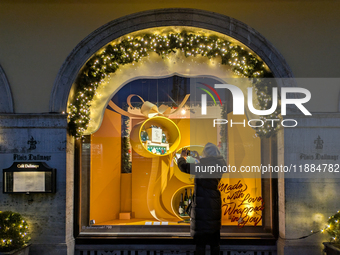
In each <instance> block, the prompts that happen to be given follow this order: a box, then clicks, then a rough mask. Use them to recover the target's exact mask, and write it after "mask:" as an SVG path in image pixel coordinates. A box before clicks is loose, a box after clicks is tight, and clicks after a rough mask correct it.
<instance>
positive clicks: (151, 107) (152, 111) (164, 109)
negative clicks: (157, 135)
mask: <svg viewBox="0 0 340 255" xmlns="http://www.w3.org/2000/svg"><path fill="white" fill-rule="evenodd" d="M134 96H137V97H138V98H139V99H140V100H142V102H143V105H142V107H141V109H140V110H141V114H133V113H129V112H127V111H124V110H122V109H121V108H119V107H118V106H117V105H116V104H115V103H114V102H112V101H111V100H110V102H109V106H110V107H111V108H112V109H113V110H115V111H116V112H118V113H120V114H122V115H125V116H128V117H137V118H152V117H154V116H165V117H169V116H170V115H171V114H174V113H175V112H177V111H178V110H179V109H181V108H182V107H183V106H184V104H185V103H186V102H187V101H188V99H189V96H190V94H187V95H186V96H185V97H184V99H183V101H182V102H181V103H180V105H179V106H178V107H177V109H176V110H174V111H172V112H171V107H169V106H166V105H164V104H162V105H161V106H160V107H157V105H155V104H153V103H151V102H149V101H144V100H143V98H142V97H140V96H139V95H136V94H131V95H129V96H128V97H127V100H126V101H127V104H128V105H129V106H130V107H131V108H134V107H133V106H132V105H131V98H132V97H134Z"/></svg>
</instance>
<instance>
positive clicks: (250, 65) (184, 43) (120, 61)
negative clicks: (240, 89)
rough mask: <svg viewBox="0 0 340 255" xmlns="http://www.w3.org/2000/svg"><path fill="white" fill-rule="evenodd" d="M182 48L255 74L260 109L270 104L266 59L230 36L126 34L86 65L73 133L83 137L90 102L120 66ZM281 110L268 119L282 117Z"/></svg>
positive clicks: (265, 132) (271, 128)
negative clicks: (266, 84) (263, 79)
mask: <svg viewBox="0 0 340 255" xmlns="http://www.w3.org/2000/svg"><path fill="white" fill-rule="evenodd" d="M178 50H179V51H182V52H183V53H184V55H185V56H186V57H190V56H197V55H201V56H204V57H208V58H209V59H211V58H217V57H220V58H221V60H222V61H221V64H223V65H229V66H230V67H231V69H232V71H233V72H234V73H235V74H237V75H238V76H240V77H245V78H256V79H255V80H256V82H254V87H255V91H256V93H257V96H258V101H259V105H260V109H267V106H271V101H272V99H271V91H272V89H271V87H272V86H262V85H261V80H260V79H258V78H262V77H272V74H271V73H270V72H269V71H267V69H266V67H265V64H264V62H263V61H261V60H260V59H258V58H257V57H256V56H255V55H254V54H253V53H251V52H250V51H248V50H246V49H244V48H243V47H241V46H239V45H236V44H235V43H232V42H230V41H228V40H225V39H221V38H219V37H217V36H205V35H200V34H197V33H188V32H186V31H183V32H181V33H174V32H169V33H167V34H163V35H160V34H143V35H139V36H134V37H127V38H126V39H123V40H122V41H121V42H119V43H116V44H115V42H113V43H111V44H108V45H107V46H105V47H104V49H103V50H102V51H101V52H100V53H97V54H95V55H93V56H92V57H91V58H90V59H89V60H88V62H87V63H86V64H85V66H84V67H83V69H82V71H81V72H80V74H79V75H78V78H77V80H76V87H77V92H76V94H75V97H74V100H73V102H72V103H71V104H70V106H69V111H68V120H69V130H70V133H71V134H72V135H73V136H75V137H76V138H81V137H82V136H83V133H84V132H85V130H86V129H87V127H88V124H89V121H90V106H91V101H92V100H93V97H94V96H95V95H96V90H97V88H98V87H99V86H100V85H101V84H102V83H103V82H104V81H105V79H106V78H108V77H110V74H113V73H115V72H116V71H117V70H118V69H119V67H120V66H122V65H125V64H131V63H134V62H138V61H140V60H141V59H142V58H144V57H146V56H148V55H149V53H151V52H155V53H157V54H158V55H159V56H161V57H162V58H164V57H166V56H167V55H169V54H170V53H172V52H176V51H178ZM279 115H280V112H279V108H278V110H277V111H276V112H275V113H273V114H272V115H270V116H266V117H261V118H262V119H263V121H264V123H266V122H265V118H267V119H279V118H280V117H279ZM279 127H280V126H279V124H277V122H274V123H273V125H264V126H262V127H259V128H257V130H256V133H257V135H258V136H260V137H263V136H266V137H269V136H270V135H272V134H274V133H275V132H276V130H277V129H278V128H279Z"/></svg>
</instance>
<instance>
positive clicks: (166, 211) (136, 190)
mask: <svg viewBox="0 0 340 255" xmlns="http://www.w3.org/2000/svg"><path fill="white" fill-rule="evenodd" d="M230 117H233V119H234V121H239V120H238V119H237V118H235V116H230ZM238 118H239V119H240V122H241V121H242V119H243V118H244V116H240V117H238ZM141 121H142V120H141V119H131V126H132V127H133V125H136V124H137V123H139V122H141ZM172 121H173V122H174V123H175V124H176V125H177V127H178V129H179V130H180V133H181V141H180V143H179V145H178V147H177V149H180V148H182V147H186V146H188V145H190V142H191V141H190V136H191V137H193V135H195V145H205V144H206V143H207V142H214V141H216V144H217V143H218V141H217V140H218V139H219V135H218V133H219V130H217V129H216V128H213V127H212V125H207V121H206V120H200V119H196V120H193V119H191V120H190V119H172ZM120 125H121V115H119V114H117V113H114V112H112V111H108V110H106V111H105V116H104V119H103V123H102V126H101V128H100V129H99V130H98V131H97V132H96V133H95V134H93V135H92V137H91V148H92V149H91V199H90V219H94V220H95V221H96V224H102V225H111V224H112V225H116V224H118V225H126V224H133V225H139V224H143V225H144V224H145V223H146V222H157V221H161V222H165V221H166V222H167V224H178V222H179V221H181V220H182V218H181V217H179V216H178V213H177V211H176V210H177V209H178V208H176V203H175V204H173V201H174V199H178V198H174V194H175V193H176V191H178V190H179V189H181V188H183V187H185V186H188V185H193V181H194V180H193V179H192V178H190V175H189V174H185V173H182V172H181V171H180V170H179V169H178V167H177V165H176V164H175V163H174V162H171V161H170V156H157V157H155V158H146V157H143V156H141V155H139V154H137V153H136V152H135V151H134V150H132V151H131V153H132V173H129V174H127V173H124V174H121V165H120V162H121V157H120V148H121V130H120V128H121V126H120ZM192 125H194V127H199V128H195V130H194V131H193V133H191V131H192V129H191V128H190V127H192ZM254 135H255V132H254V130H253V129H251V128H249V127H246V128H244V127H240V126H234V127H233V128H230V127H229V128H228V153H229V164H231V165H235V166H240V165H258V164H261V162H260V161H261V153H260V139H259V138H257V137H255V136H254ZM196 143H199V144H196ZM223 177H224V178H223V179H222V180H221V186H220V189H221V190H222V199H223V201H222V204H223V207H222V212H223V215H222V224H223V225H237V224H238V223H239V218H241V217H238V216H240V211H235V210H234V211H233V210H232V209H239V208H241V209H244V208H249V207H251V206H252V205H259V204H261V202H260V201H259V202H254V203H252V204H251V203H250V204H249V203H248V204H246V203H243V204H242V197H240V193H241V191H243V193H244V194H243V196H244V197H245V196H247V195H249V196H250V197H252V198H256V197H259V196H261V179H259V178H248V179H245V178H243V179H242V178H241V179H230V178H229V176H228V174H225V175H224V176H223ZM254 177H256V176H254ZM240 184H242V187H240ZM230 187H234V189H233V190H229V188H230ZM245 187H246V190H244V189H245ZM223 188H224V189H223ZM177 193H178V192H177ZM237 195H239V196H237ZM234 205H235V208H233V207H232V206H234ZM248 211H249V213H248V215H245V212H247V209H246V210H243V214H244V215H243V216H249V217H248V218H250V217H255V216H261V215H262V212H261V211H260V212H250V209H249V210H248ZM120 213H128V214H129V215H130V216H131V219H127V218H124V219H119V214H120ZM241 216H242V215H241ZM237 217H238V218H237ZM243 218H244V219H243ZM242 219H243V220H244V221H245V220H246V218H245V217H242ZM257 220H260V218H259V217H258V219H257ZM162 224H163V223H162ZM181 224H183V223H181ZM245 225H247V226H248V225H249V226H250V225H254V222H250V221H249V222H247V223H246V224H245ZM260 225H261V221H259V222H257V226H260Z"/></svg>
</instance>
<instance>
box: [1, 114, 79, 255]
mask: <svg viewBox="0 0 340 255" xmlns="http://www.w3.org/2000/svg"><path fill="white" fill-rule="evenodd" d="M32 141H34V142H32ZM72 141H73V139H72V138H68V137H67V118H66V115H63V114H2V115H0V162H1V163H0V166H1V169H4V168H8V167H10V166H11V165H12V164H13V162H19V161H20V162H21V161H22V162H37V161H39V162H46V163H47V164H48V165H49V166H50V167H52V168H56V169H57V171H56V172H57V174H56V179H57V181H56V193H55V194H48V193H45V194H44V193H37V194H34V193H30V194H28V195H26V194H3V193H2V192H1V193H0V201H1V202H0V205H1V206H0V208H1V210H4V211H5V210H11V211H15V212H19V213H21V214H22V215H23V216H24V217H25V218H26V219H27V221H28V223H29V226H30V232H31V236H32V246H31V248H30V254H31V255H34V254H44V255H48V254H51V255H52V254H65V255H66V254H74V238H73V171H74V169H73V143H72ZM2 178H3V177H2V174H1V177H0V182H1V186H3V183H2V182H3V180H2Z"/></svg>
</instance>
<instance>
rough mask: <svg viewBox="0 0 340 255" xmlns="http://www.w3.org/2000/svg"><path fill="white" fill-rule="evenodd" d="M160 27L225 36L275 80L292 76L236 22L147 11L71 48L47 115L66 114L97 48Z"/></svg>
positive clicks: (194, 13) (204, 14)
mask: <svg viewBox="0 0 340 255" xmlns="http://www.w3.org/2000/svg"><path fill="white" fill-rule="evenodd" d="M161 26H191V27H196V28H202V29H209V30H212V31H215V32H219V33H222V34H225V35H228V36H230V37H233V38H234V39H236V40H238V41H240V42H241V43H243V44H244V45H246V46H247V47H249V48H250V49H251V50H253V51H254V52H255V53H256V54H257V55H258V56H259V57H260V58H261V59H262V60H263V61H264V62H265V63H266V64H267V66H268V67H269V69H270V70H271V71H272V73H273V75H274V77H276V78H292V77H293V74H292V71H291V69H290V68H289V66H288V64H287V63H286V61H285V59H284V58H283V56H282V55H281V54H280V53H279V52H278V50H276V48H275V47H274V46H273V45H272V44H271V43H270V42H269V41H268V40H267V39H265V38H264V37H263V36H262V35H261V34H260V33H258V32H257V31H256V30H254V29H253V28H251V27H249V26H248V25H246V24H244V23H242V22H240V21H238V20H236V19H233V18H230V17H227V16H224V15H221V14H217V13H213V12H208V11H204V10H196V9H182V8H171V9H160V10H150V11H144V12H140V13H136V14H132V15H128V16H125V17H122V18H119V19H117V20H114V21H111V22H109V23H107V24H105V25H104V26H102V27H100V28H98V29H97V30H95V31H94V32H92V33H91V34H90V35H88V36H87V37H86V38H85V39H84V40H82V41H81V42H80V43H79V44H78V45H77V46H76V48H74V49H73V51H72V52H71V53H70V54H69V56H68V57H67V59H66V60H65V62H64V63H63V65H62V67H61V69H60V70H59V73H58V75H57V77H56V80H55V82H54V86H53V90H52V93H51V98H50V107H49V110H50V112H62V111H66V108H67V100H68V97H69V94H70V92H71V88H72V85H73V83H74V81H75V79H76V77H77V75H78V73H79V71H80V69H81V68H82V66H83V65H84V64H85V63H86V61H87V60H88V59H89V58H90V57H91V56H92V55H93V54H95V53H96V52H97V51H98V50H99V49H100V48H102V47H103V46H104V45H106V44H107V43H109V42H111V41H113V40H115V39H117V38H119V37H121V36H123V35H126V34H129V33H132V32H135V31H138V30H142V29H147V28H153V27H161Z"/></svg>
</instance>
